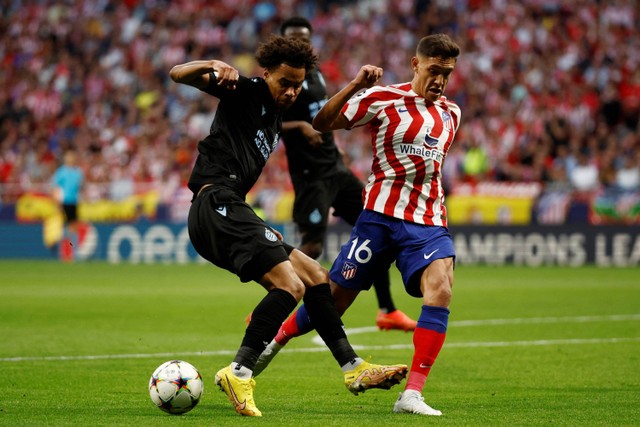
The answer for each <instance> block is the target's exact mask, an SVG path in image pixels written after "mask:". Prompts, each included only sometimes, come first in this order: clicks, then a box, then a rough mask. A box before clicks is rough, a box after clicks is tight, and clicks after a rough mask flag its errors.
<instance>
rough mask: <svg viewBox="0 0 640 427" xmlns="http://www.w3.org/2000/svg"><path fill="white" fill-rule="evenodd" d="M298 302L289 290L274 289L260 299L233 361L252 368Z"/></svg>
mask: <svg viewBox="0 0 640 427" xmlns="http://www.w3.org/2000/svg"><path fill="white" fill-rule="evenodd" d="M296 305H298V302H297V301H296V299H295V298H294V297H293V295H291V294H290V293H289V292H287V291H284V290H282V289H274V290H272V291H270V292H269V293H267V295H266V296H265V297H264V298H263V299H262V301H260V303H259V304H258V305H257V306H256V308H255V309H254V310H253V313H251V322H249V326H247V330H246V331H245V333H244V338H243V339H242V344H241V345H240V349H239V350H238V352H237V353H236V357H235V359H233V361H234V362H236V363H239V364H241V365H243V366H246V367H247V368H249V369H251V370H253V368H254V367H255V366H256V362H257V361H258V356H260V353H262V350H264V349H265V347H266V346H267V344H269V342H271V340H272V339H273V337H275V336H276V334H277V333H278V328H280V325H282V322H284V321H285V319H286V318H287V316H288V315H289V313H291V312H292V311H293V309H294V308H296Z"/></svg>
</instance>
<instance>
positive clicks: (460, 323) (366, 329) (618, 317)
mask: <svg viewBox="0 0 640 427" xmlns="http://www.w3.org/2000/svg"><path fill="white" fill-rule="evenodd" d="M625 320H640V314H615V315H611V316H572V317H569V316H567V317H522V318H515V319H483V320H452V321H451V322H449V327H455V328H460V327H465V326H489V325H522V324H537V323H587V322H619V321H625ZM345 331H346V333H347V335H348V336H351V335H357V334H367V333H370V332H376V331H378V327H377V326H363V327H361V328H347V329H345ZM313 343H314V344H318V345H323V344H324V343H323V342H322V339H321V338H320V337H318V336H316V337H314V339H313Z"/></svg>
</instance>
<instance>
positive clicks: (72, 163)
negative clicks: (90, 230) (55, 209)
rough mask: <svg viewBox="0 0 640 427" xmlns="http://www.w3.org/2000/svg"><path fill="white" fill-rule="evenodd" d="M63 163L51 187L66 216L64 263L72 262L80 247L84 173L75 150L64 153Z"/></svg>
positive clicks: (52, 180)
mask: <svg viewBox="0 0 640 427" xmlns="http://www.w3.org/2000/svg"><path fill="white" fill-rule="evenodd" d="M62 162H63V163H62V165H61V166H60V167H59V168H58V169H56V171H55V172H54V174H53V176H52V177H51V186H52V187H53V198H54V199H55V200H56V201H57V202H58V203H60V205H61V207H62V212H63V214H64V231H63V236H62V241H61V242H60V245H61V247H60V257H61V258H62V259H63V260H64V261H72V260H73V250H74V247H77V246H78V202H79V201H80V193H81V192H82V184H83V182H84V172H82V169H80V168H79V167H78V158H77V155H76V152H75V151H73V150H68V151H66V152H65V153H64V155H63V160H62Z"/></svg>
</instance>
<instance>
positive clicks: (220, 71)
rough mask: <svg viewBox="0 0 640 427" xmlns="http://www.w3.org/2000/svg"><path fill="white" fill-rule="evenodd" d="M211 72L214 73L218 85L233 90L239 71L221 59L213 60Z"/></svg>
mask: <svg viewBox="0 0 640 427" xmlns="http://www.w3.org/2000/svg"><path fill="white" fill-rule="evenodd" d="M213 72H214V73H215V75H216V83H217V84H218V86H224V87H226V88H227V89H230V90H235V88H236V84H237V83H238V79H239V78H240V73H239V72H238V70H236V69H235V68H233V67H232V66H231V65H229V64H227V63H226V62H222V61H213Z"/></svg>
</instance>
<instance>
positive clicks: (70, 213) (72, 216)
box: [62, 204, 78, 223]
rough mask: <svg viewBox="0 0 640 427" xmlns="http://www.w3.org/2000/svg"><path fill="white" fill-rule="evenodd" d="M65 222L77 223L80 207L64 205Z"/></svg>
mask: <svg viewBox="0 0 640 427" xmlns="http://www.w3.org/2000/svg"><path fill="white" fill-rule="evenodd" d="M62 210H63V212H64V222H65V223H70V222H76V221H77V220H78V205H71V204H63V205H62Z"/></svg>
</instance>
